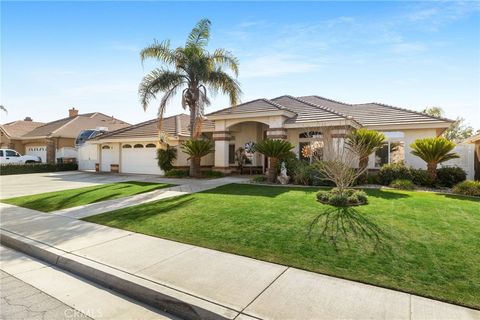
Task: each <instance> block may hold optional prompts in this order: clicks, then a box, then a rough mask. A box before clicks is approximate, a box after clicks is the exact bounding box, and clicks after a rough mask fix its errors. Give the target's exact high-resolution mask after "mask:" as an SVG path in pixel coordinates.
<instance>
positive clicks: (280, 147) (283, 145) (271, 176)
mask: <svg viewBox="0 0 480 320" xmlns="http://www.w3.org/2000/svg"><path fill="white" fill-rule="evenodd" d="M254 148H255V151H258V152H260V153H261V154H263V155H264V156H266V157H268V158H270V165H269V167H268V181H270V182H275V180H276V178H277V167H278V161H279V160H280V159H281V158H283V157H286V156H288V155H289V153H290V150H292V149H293V145H292V144H291V143H290V142H288V141H286V140H274V139H265V140H263V141H261V142H259V143H257V144H256V145H255V146H254Z"/></svg>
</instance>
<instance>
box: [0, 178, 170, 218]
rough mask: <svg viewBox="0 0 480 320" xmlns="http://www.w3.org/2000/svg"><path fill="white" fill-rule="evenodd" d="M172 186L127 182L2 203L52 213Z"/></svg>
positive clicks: (8, 200) (13, 199)
mask: <svg viewBox="0 0 480 320" xmlns="http://www.w3.org/2000/svg"><path fill="white" fill-rule="evenodd" d="M171 186H172V185H170V184H166V183H150V182H138V181H127V182H118V183H110V184H102V185H98V186H92V187H85V188H77V189H70V190H62V191H54V192H47V193H40V194H34V195H30V196H22V197H16V198H10V199H4V200H2V202H4V203H8V204H13V205H16V206H20V207H25V208H29V209H34V210H38V211H43V212H50V211H55V210H61V209H66V208H72V207H77V206H82V205H86V204H90V203H94V202H99V201H105V200H111V199H116V198H121V197H126V196H131V195H135V194H140V193H144V192H149V191H153V190H156V189H161V188H166V187H171Z"/></svg>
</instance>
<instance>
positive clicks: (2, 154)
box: [0, 149, 42, 164]
mask: <svg viewBox="0 0 480 320" xmlns="http://www.w3.org/2000/svg"><path fill="white" fill-rule="evenodd" d="M38 162H42V159H41V158H40V157H37V156H29V155H24V156H22V155H21V154H20V153H18V152H17V151H15V150H12V149H0V164H10V163H11V164H25V163H38Z"/></svg>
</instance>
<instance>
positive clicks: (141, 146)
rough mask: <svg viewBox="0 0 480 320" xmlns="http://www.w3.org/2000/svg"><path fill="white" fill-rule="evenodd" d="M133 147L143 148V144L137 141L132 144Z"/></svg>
mask: <svg viewBox="0 0 480 320" xmlns="http://www.w3.org/2000/svg"><path fill="white" fill-rule="evenodd" d="M133 147H134V148H143V144H141V143H137V144H136V145H134V146H133Z"/></svg>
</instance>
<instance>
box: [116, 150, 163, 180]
mask: <svg viewBox="0 0 480 320" xmlns="http://www.w3.org/2000/svg"><path fill="white" fill-rule="evenodd" d="M156 158H157V148H156V147H155V144H153V143H132V144H123V145H122V165H121V171H122V172H123V173H143V174H160V175H163V171H162V170H160V168H159V167H158V164H157V159H156Z"/></svg>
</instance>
